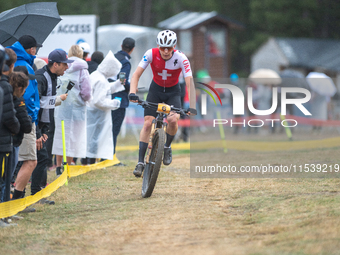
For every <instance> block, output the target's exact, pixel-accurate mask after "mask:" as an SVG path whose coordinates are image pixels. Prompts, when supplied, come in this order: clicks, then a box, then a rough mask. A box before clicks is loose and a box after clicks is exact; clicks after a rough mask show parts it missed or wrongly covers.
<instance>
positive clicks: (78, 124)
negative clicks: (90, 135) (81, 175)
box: [52, 57, 92, 158]
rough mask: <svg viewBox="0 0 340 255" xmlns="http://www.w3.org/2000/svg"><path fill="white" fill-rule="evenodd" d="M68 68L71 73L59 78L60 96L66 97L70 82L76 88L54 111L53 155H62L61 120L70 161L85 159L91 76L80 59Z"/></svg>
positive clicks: (67, 71) (75, 59) (76, 59)
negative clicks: (72, 159)
mask: <svg viewBox="0 0 340 255" xmlns="http://www.w3.org/2000/svg"><path fill="white" fill-rule="evenodd" d="M69 59H72V60H74V62H73V63H71V64H69V69H67V70H66V72H65V74H64V75H63V76H61V77H59V78H58V83H59V85H60V87H59V88H58V89H57V95H61V94H65V92H66V88H67V85H68V83H69V81H72V82H73V83H74V84H75V85H74V87H73V88H72V89H71V90H69V91H68V92H67V93H68V96H67V98H66V100H64V101H62V103H61V105H60V106H57V107H56V108H55V114H54V119H55V133H54V139H53V148H52V153H53V154H56V155H63V147H62V133H61V120H64V125H65V142H66V155H67V156H68V157H82V158H84V157H86V147H87V135H86V130H87V129H86V127H87V125H86V121H87V118H86V102H87V101H89V100H90V99H91V93H92V92H91V84H90V75H89V72H88V70H87V68H88V65H87V63H86V61H84V60H83V59H80V58H77V57H70V58H69Z"/></svg>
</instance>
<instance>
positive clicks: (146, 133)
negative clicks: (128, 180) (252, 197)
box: [139, 116, 155, 163]
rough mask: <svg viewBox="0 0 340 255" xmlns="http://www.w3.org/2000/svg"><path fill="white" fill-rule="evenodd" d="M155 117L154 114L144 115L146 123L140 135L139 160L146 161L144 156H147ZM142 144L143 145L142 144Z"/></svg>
mask: <svg viewBox="0 0 340 255" xmlns="http://www.w3.org/2000/svg"><path fill="white" fill-rule="evenodd" d="M154 119H155V117H153V116H145V117H144V125H143V128H142V130H141V132H140V135H139V162H143V163H144V157H145V152H146V150H147V147H148V142H149V137H150V132H151V126H152V121H153V120H154ZM141 144H142V145H143V146H141ZM141 147H143V150H141ZM144 147H145V148H144Z"/></svg>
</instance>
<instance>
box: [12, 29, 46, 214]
mask: <svg viewBox="0 0 340 255" xmlns="http://www.w3.org/2000/svg"><path fill="white" fill-rule="evenodd" d="M37 47H42V45H41V44H38V43H37V41H36V40H35V39H34V37H32V36H30V35H23V36H21V37H20V38H19V40H18V41H17V42H16V43H14V44H13V45H12V46H10V47H9V48H11V49H12V50H14V52H15V53H16V54H17V57H18V59H17V62H16V63H15V66H26V68H27V70H28V73H29V74H33V75H34V71H33V62H34V59H35V54H36V52H37ZM24 99H25V104H26V109H27V112H28V115H30V116H31V118H32V130H31V133H29V134H24V139H23V140H22V144H21V145H20V147H19V157H18V160H19V161H23V163H22V166H21V168H20V170H19V172H18V175H17V178H16V186H15V189H14V194H13V199H17V198H22V197H24V195H25V194H24V189H25V187H26V185H27V183H28V181H29V179H30V177H31V175H32V172H33V170H34V168H35V167H36V165H37V153H36V144H42V142H43V141H44V137H42V138H39V139H36V134H35V132H36V125H37V124H38V112H39V109H40V100H39V92H38V84H37V81H36V80H30V81H29V85H28V87H27V89H26V91H25V94H24ZM24 211H25V212H34V211H35V209H34V208H26V209H25V210H24Z"/></svg>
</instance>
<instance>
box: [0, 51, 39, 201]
mask: <svg viewBox="0 0 340 255" xmlns="http://www.w3.org/2000/svg"><path fill="white" fill-rule="evenodd" d="M5 51H6V53H7V55H8V59H7V60H6V62H5V66H4V68H3V74H4V75H6V76H8V77H10V76H11V75H12V72H13V68H14V64H15V62H16V61H17V55H16V54H15V52H14V51H13V50H12V49H9V48H6V49H5ZM26 71H27V69H26ZM26 78H27V77H26ZM9 79H10V80H11V78H9ZM10 84H11V85H12V83H11V82H10ZM27 85H28V78H27V82H26V80H24V81H22V83H21V84H20V86H23V88H22V89H15V88H14V87H13V86H12V87H13V88H12V90H13V104H14V108H15V110H16V117H17V119H18V120H19V122H20V131H22V130H23V131H22V132H26V133H29V132H30V131H31V128H32V123H29V128H26V127H25V123H21V119H20V118H21V114H19V112H18V109H19V104H20V102H19V101H18V98H17V96H18V95H19V97H22V95H23V93H24V92H25V89H26V87H27ZM21 93H22V94H21ZM22 101H23V99H22ZM17 108H18V109H17ZM21 108H24V109H25V111H26V106H25V103H23V106H22V107H21ZM26 114H27V111H26ZM29 121H30V119H29ZM19 134H20V133H19ZM19 134H17V135H15V136H14V137H13V149H12V153H10V154H9V157H8V169H9V172H8V176H7V177H8V178H6V180H5V181H6V183H5V184H4V185H3V186H2V191H3V196H2V197H1V200H2V201H9V200H10V186H11V181H12V175H13V173H14V170H15V166H16V164H17V162H18V152H19V147H18V146H19V145H20V143H21V140H22V139H21V140H20V143H19V144H18V141H17V139H16V138H17V136H18V135H19ZM21 135H23V133H22V134H21Z"/></svg>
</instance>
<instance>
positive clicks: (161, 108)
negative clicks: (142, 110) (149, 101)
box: [157, 104, 171, 114]
mask: <svg viewBox="0 0 340 255" xmlns="http://www.w3.org/2000/svg"><path fill="white" fill-rule="evenodd" d="M170 111H171V107H170V105H167V104H158V108H157V112H159V113H166V114H169V113H170Z"/></svg>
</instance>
